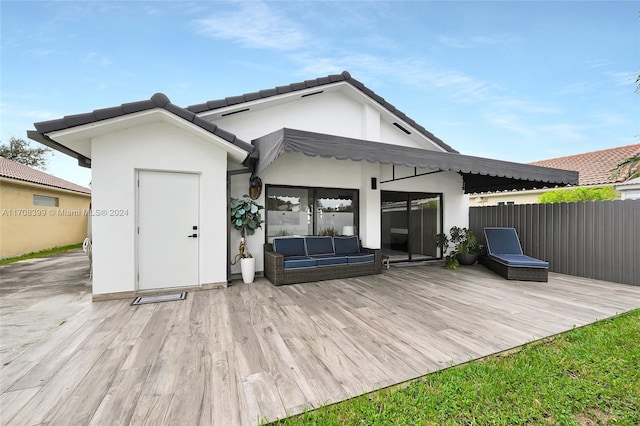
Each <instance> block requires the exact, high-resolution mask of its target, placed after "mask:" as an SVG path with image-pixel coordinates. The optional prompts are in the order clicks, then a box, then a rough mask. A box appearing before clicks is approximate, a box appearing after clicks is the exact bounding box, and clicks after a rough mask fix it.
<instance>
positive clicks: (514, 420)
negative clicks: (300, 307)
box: [277, 309, 640, 426]
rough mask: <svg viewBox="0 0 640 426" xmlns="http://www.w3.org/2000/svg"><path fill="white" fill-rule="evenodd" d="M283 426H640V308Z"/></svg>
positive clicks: (348, 402) (323, 409)
mask: <svg viewBox="0 0 640 426" xmlns="http://www.w3.org/2000/svg"><path fill="white" fill-rule="evenodd" d="M277 424H279V425H323V426H324V425H418V424H419V425H447V424H451V425H454V424H464V425H518V424H526V425H546V424H553V425H599V424H602V425H613V424H615V425H638V424H640V309H637V310H635V311H632V312H629V313H627V314H624V315H621V316H618V317H616V318H612V319H608V320H604V321H601V322H598V323H596V324H593V325H590V326H587V327H583V328H579V329H574V330H572V331H569V332H567V333H563V334H561V335H558V336H555V337H554V338H550V339H546V340H543V341H538V342H533V343H531V344H529V345H526V346H525V347H524V348H523V349H522V350H520V351H517V352H512V353H510V354H504V355H501V356H492V357H488V358H485V359H483V360H479V361H473V362H470V363H468V364H465V365H462V366H458V367H452V368H449V369H447V370H443V371H440V372H437V373H434V374H430V375H428V376H425V377H424V378H422V379H420V380H417V381H414V382H412V383H410V384H408V385H406V386H396V387H392V388H388V389H384V390H381V391H378V392H376V393H373V394H369V395H364V396H361V397H356V398H353V399H350V400H348V401H345V402H341V403H338V404H334V405H329V406H326V407H322V408H320V409H318V410H315V411H311V412H307V413H304V414H301V415H299V416H295V417H291V418H288V419H285V420H282V421H280V422H278V423H277Z"/></svg>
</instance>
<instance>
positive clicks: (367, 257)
mask: <svg viewBox="0 0 640 426" xmlns="http://www.w3.org/2000/svg"><path fill="white" fill-rule="evenodd" d="M375 260H376V256H375V255H374V254H369V253H351V254H348V255H347V261H348V262H349V263H367V262H373V261H375Z"/></svg>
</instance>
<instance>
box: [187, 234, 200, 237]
mask: <svg viewBox="0 0 640 426" xmlns="http://www.w3.org/2000/svg"><path fill="white" fill-rule="evenodd" d="M187 238H198V234H191V235H187Z"/></svg>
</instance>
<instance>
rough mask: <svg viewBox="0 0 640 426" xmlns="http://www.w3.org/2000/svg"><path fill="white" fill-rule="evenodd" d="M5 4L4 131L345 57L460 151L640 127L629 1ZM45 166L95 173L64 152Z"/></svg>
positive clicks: (567, 148) (278, 76) (300, 72)
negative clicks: (152, 96) (635, 90)
mask: <svg viewBox="0 0 640 426" xmlns="http://www.w3.org/2000/svg"><path fill="white" fill-rule="evenodd" d="M0 8H1V9H0V13H1V19H2V27H1V28H2V29H1V31H2V33H1V36H2V37H1V38H2V41H1V49H2V50H1V60H2V63H1V65H2V67H1V84H2V86H1V95H0V108H1V109H0V112H1V114H2V116H1V135H0V139H1V140H2V142H8V140H9V138H10V137H11V136H16V137H23V138H25V139H26V131H27V130H28V129H32V128H33V123H34V122H37V121H42V120H49V119H55V118H60V117H62V116H64V115H69V114H76V113H83V112H88V111H91V110H93V109H96V108H104V107H110V106H114V105H119V104H121V103H124V102H130V101H137V100H141V99H148V98H149V97H151V95H153V94H154V93H156V92H163V93H165V94H166V95H167V96H169V98H170V99H171V101H172V102H173V103H175V104H177V105H181V106H188V105H192V104H196V103H201V102H204V101H207V100H211V99H218V98H223V97H227V96H234V95H238V94H242V93H245V92H251V91H256V90H259V89H265V88H271V87H275V86H279V85H284V84H288V83H292V82H297V81H302V80H306V79H311V78H316V77H321V76H325V75H328V74H333V73H339V72H341V71H343V70H348V71H349V72H350V73H351V75H352V76H353V77H354V78H356V79H358V80H360V81H361V82H362V83H364V84H365V85H366V86H367V87H369V88H370V89H372V90H373V91H375V92H376V93H377V94H379V95H380V96H382V97H384V98H385V99H387V100H388V101H389V102H391V103H392V104H393V105H395V106H396V108H398V109H400V110H401V111H403V112H404V113H405V114H407V115H408V116H409V117H411V118H413V119H414V120H416V121H417V122H418V123H420V124H422V125H423V126H425V127H426V128H427V129H428V130H429V131H431V132H432V133H434V134H435V135H436V136H438V137H440V138H441V139H443V140H444V141H445V142H446V143H448V144H449V145H451V146H453V147H454V148H455V149H457V150H458V151H460V152H461V153H463V154H469V155H478V156H483V157H490V158H497V159H501V160H509V161H517V162H530V161H536V160H543V159H547V158H554V157H559V156H564V155H571V154H577V153H582V152H588V151H595V150H599V149H606V148H611V147H616V146H622V145H629V144H635V143H639V141H640V136H639V135H640V95H638V94H635V93H634V89H635V84H634V81H635V77H636V76H637V75H638V72H639V71H640V19H639V17H638V12H639V11H640V7H638V3H637V2H631V1H625V2H615V1H604V2H593V1H582V2H579V1H568V2H557V1H554V2H541V1H531V2H520V1H517V2H516V1H514V2H484V1H474V2H461V1H447V2H445V1H441V2H403V1H395V2H370V1H367V2H217V1H216V2H213V1H208V2H181V1H172V2H165V1H153V2H144V1H119V2H97V1H84V2H30V1H21V2H11V1H2V2H1V3H0ZM32 144H34V145H35V142H32ZM47 171H48V172H49V173H51V174H54V175H56V176H59V177H62V178H64V179H67V180H70V181H73V182H76V183H79V184H82V185H85V186H86V185H88V183H89V181H90V179H91V178H90V172H89V171H88V170H87V169H83V168H80V167H79V166H77V163H76V162H75V160H73V159H70V158H69V157H67V156H65V155H64V154H62V153H56V154H55V155H54V156H53V157H52V158H51V161H50V165H49V168H48V170H47Z"/></svg>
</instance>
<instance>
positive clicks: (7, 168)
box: [0, 157, 91, 194]
mask: <svg viewBox="0 0 640 426" xmlns="http://www.w3.org/2000/svg"><path fill="white" fill-rule="evenodd" d="M0 178H6V179H11V180H17V181H22V182H28V183H35V184H38V185H44V186H50V187H52V188H57V189H65V190H67V191H73V192H79V193H82V194H91V190H90V189H89V188H85V187H84V186H80V185H76V184H75V183H72V182H69V181H66V180H64V179H60V178H58V177H55V176H53V175H50V174H48V173H45V172H41V171H40V170H35V169H32V168H31V167H27V166H25V165H24V164H20V163H16V162H15V161H12V160H9V159H7V158H4V157H0Z"/></svg>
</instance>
